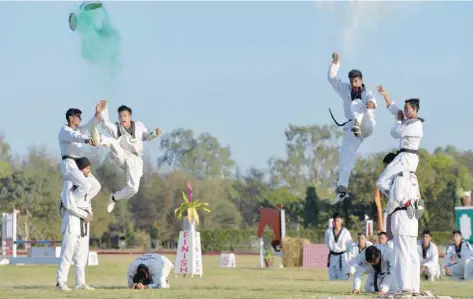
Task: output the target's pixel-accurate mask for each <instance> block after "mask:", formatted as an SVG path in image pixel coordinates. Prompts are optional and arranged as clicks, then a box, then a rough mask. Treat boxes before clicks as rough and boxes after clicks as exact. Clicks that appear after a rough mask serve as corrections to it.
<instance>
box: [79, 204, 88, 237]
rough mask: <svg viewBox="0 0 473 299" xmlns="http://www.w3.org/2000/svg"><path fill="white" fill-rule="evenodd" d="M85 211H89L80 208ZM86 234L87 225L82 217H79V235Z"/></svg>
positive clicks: (83, 235) (85, 235)
mask: <svg viewBox="0 0 473 299" xmlns="http://www.w3.org/2000/svg"><path fill="white" fill-rule="evenodd" d="M81 210H83V211H85V212H87V213H89V212H88V211H87V210H84V209H81ZM87 235H88V225H87V223H85V222H84V219H82V218H80V236H81V237H82V238H83V237H87Z"/></svg>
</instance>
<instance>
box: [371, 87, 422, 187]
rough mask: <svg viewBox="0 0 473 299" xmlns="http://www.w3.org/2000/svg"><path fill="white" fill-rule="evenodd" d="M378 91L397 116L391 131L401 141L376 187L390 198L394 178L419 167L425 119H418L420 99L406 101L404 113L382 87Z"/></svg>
mask: <svg viewBox="0 0 473 299" xmlns="http://www.w3.org/2000/svg"><path fill="white" fill-rule="evenodd" d="M378 91H379V93H380V94H382V95H383V97H384V100H385V102H386V107H387V108H388V110H389V111H390V112H391V113H392V114H394V115H395V116H396V120H397V121H396V124H395V125H394V127H393V128H392V130H391V136H392V137H394V138H395V139H399V151H398V154H397V156H396V157H395V158H394V160H393V161H392V162H391V163H389V165H388V166H386V168H385V169H384V171H383V172H382V173H381V175H380V176H379V178H378V181H377V182H376V187H378V189H379V190H380V191H381V192H382V193H384V194H386V195H388V196H389V190H390V188H391V186H392V184H393V180H394V178H395V177H396V176H397V175H398V174H399V173H401V172H403V171H407V172H413V173H415V171H416V170H417V166H418V165H419V156H418V152H419V146H420V141H421V139H422V137H423V136H424V127H423V121H424V120H423V119H422V118H419V117H418V112H419V99H415V98H412V99H408V100H406V101H405V105H404V112H403V111H402V110H401V109H400V108H399V107H398V106H397V105H396V104H395V103H394V102H393V101H392V99H391V97H390V96H389V94H388V92H387V91H386V90H385V89H384V87H382V86H378Z"/></svg>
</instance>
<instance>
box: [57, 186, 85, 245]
mask: <svg viewBox="0 0 473 299" xmlns="http://www.w3.org/2000/svg"><path fill="white" fill-rule="evenodd" d="M72 188H73V185H72V182H70V181H68V180H65V181H64V183H63V185H62V191H61V203H62V206H63V207H64V209H65V211H64V214H63V215H62V224H61V234H62V235H64V234H65V233H66V232H68V233H70V234H73V235H76V236H80V235H81V218H82V219H84V218H86V217H87V214H88V213H87V212H86V211H89V212H92V208H91V205H90V201H89V200H87V198H83V199H82V200H76V199H75V198H74V197H73V196H72ZM86 228H87V232H88V231H89V224H87V227H86Z"/></svg>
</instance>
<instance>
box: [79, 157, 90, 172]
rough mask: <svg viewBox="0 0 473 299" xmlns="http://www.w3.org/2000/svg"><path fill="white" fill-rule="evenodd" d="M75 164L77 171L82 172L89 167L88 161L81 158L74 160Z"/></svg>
mask: <svg viewBox="0 0 473 299" xmlns="http://www.w3.org/2000/svg"><path fill="white" fill-rule="evenodd" d="M76 164H77V168H79V170H82V169H84V168H86V167H89V166H90V161H89V159H87V158H86V157H82V158H79V159H77V160H76Z"/></svg>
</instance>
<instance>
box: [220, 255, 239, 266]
mask: <svg viewBox="0 0 473 299" xmlns="http://www.w3.org/2000/svg"><path fill="white" fill-rule="evenodd" d="M220 267H221V268H236V260H235V254H234V253H222V254H221V255H220Z"/></svg>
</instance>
